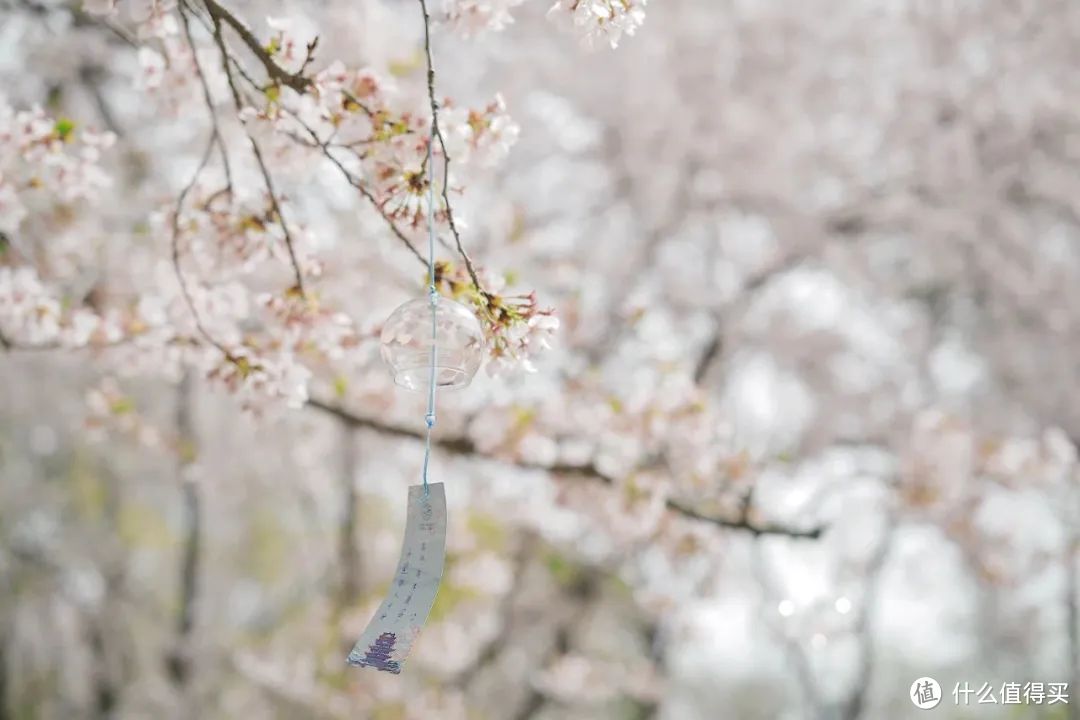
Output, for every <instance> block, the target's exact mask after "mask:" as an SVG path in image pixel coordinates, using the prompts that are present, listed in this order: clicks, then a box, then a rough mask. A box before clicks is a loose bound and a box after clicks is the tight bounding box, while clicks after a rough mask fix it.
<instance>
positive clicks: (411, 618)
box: [348, 483, 446, 674]
mask: <svg viewBox="0 0 1080 720" xmlns="http://www.w3.org/2000/svg"><path fill="white" fill-rule="evenodd" d="M445 554H446V492H445V490H444V488H443V484H442V483H431V484H430V485H428V492H427V493H426V494H425V493H424V486H423V485H413V486H411V487H410V488H409V511H408V519H407V521H406V523H405V541H404V542H403V543H402V545H401V559H400V560H399V561H398V566H397V572H396V573H395V575H394V580H393V582H392V583H391V584H390V590H389V591H387V594H386V597H385V598H384V599H383V601H382V604H381V605H379V609H378V610H377V611H376V612H375V616H374V617H373V618H372V619H371V622H369V623H368V626H367V628H365V629H364V633H363V635H361V636H360V640H359V641H358V642H357V643H356V645H355V646H353V649H352V652H350V653H349V657H348V662H349V664H350V665H355V666H357V667H372V668H375V669H377V670H385V671H386V672H392V673H395V674H397V673H400V672H401V666H402V664H403V663H404V662H405V658H406V657H408V655H409V651H410V650H412V644H413V640H415V639H416V636H417V635H418V634H419V633H420V628H422V627H423V625H424V622H425V621H426V620H427V616H428V613H429V612H431V606H432V605H433V604H434V603H435V594H436V593H438V591H439V582H440V581H441V580H442V573H443V559H444V557H445Z"/></svg>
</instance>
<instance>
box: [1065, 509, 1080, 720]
mask: <svg viewBox="0 0 1080 720" xmlns="http://www.w3.org/2000/svg"><path fill="white" fill-rule="evenodd" d="M1068 532H1069V539H1068V542H1067V544H1066V546H1065V563H1064V565H1065V593H1066V594H1065V621H1066V622H1067V623H1068V624H1069V627H1068V631H1067V633H1068V635H1067V637H1068V639H1069V647H1068V652H1069V678H1068V679H1069V688H1070V689H1071V692H1070V698H1069V701H1070V702H1069V706H1068V707H1069V720H1080V702H1077V698H1075V693H1076V692H1077V691H1080V625H1078V623H1080V612H1078V609H1077V605H1076V591H1077V587H1076V555H1077V551H1078V550H1080V536H1078V535H1077V533H1076V531H1075V530H1069V531H1068Z"/></svg>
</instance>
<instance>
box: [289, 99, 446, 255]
mask: <svg viewBox="0 0 1080 720" xmlns="http://www.w3.org/2000/svg"><path fill="white" fill-rule="evenodd" d="M285 112H288V113H289V114H290V115H291V116H292V117H293V119H294V120H296V122H297V124H299V125H300V127H302V128H304V130H305V131H306V132H307V134H308V135H309V136H310V137H311V142H312V143H313V144H314V146H315V147H318V148H319V149H320V150H322V153H323V155H324V156H325V157H326V158H327V159H329V160H330V162H332V163H334V165H335V166H336V167H337V169H338V170H340V171H341V174H342V175H343V176H344V177H345V180H346V181H347V182H348V183H349V184H350V185H352V186H353V187H354V188H356V189H357V190H359V191H360V194H361V195H363V196H364V198H365V199H367V200H368V202H370V203H371V204H372V206H373V207H374V208H375V210H376V211H377V212H378V213H379V216H380V217H381V218H382V219H383V220H385V221H386V224H387V225H388V226H389V227H390V230H391V232H393V233H394V235H395V236H396V237H397V239H398V240H400V241H401V242H403V243H405V247H407V248H408V249H409V250H410V252H412V254H413V255H415V256H416V259H417V260H419V261H420V262H421V263H422V264H423V265H424V266H425V267H426V266H427V260H426V259H425V258H424V256H423V255H421V254H420V251H419V250H417V249H416V246H415V245H413V244H412V241H410V240H409V238H408V237H407V236H406V235H405V233H404V232H402V231H401V228H399V227H398V226H397V223H395V222H394V220H393V218H391V217H390V216H389V215H388V214H387V213H386V211H385V210H384V209H383V207H382V205H380V204H379V202H378V201H377V200H376V199H375V196H374V195H372V194H371V190H369V189H368V188H367V187H366V186H365V185H364V184H363V182H361V180H360V178H358V177H356V176H355V175H354V174H353V173H351V172H349V170H348V168H346V167H345V165H343V164H342V162H341V161H340V160H338V159H337V158H336V157H334V155H333V153H331V152H330V147H329V146H328V145H327V144H326V143H325V142H323V141H322V140H321V139H320V138H319V135H318V133H316V132H315V129H314V128H312V127H311V126H310V125H308V124H307V123H305V122H304V121H303V120H301V119H300V117H299V116H298V115H297V114H296V113H293V112H290V111H289V110H287V109H286V110H285ZM305 144H306V143H305Z"/></svg>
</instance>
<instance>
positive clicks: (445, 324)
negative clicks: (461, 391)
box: [379, 297, 484, 391]
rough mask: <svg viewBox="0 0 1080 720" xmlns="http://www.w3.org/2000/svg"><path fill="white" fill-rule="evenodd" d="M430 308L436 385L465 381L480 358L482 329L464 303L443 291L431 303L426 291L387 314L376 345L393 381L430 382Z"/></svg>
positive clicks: (422, 385) (413, 386)
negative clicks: (422, 295)
mask: <svg viewBox="0 0 1080 720" xmlns="http://www.w3.org/2000/svg"><path fill="white" fill-rule="evenodd" d="M433 312H434V313H435V324H436V332H435V345H436V348H435V350H436V352H435V384H436V385H437V386H438V387H441V388H460V387H465V386H466V385H468V384H469V383H470V382H471V381H472V379H473V376H474V375H476V371H477V370H478V369H479V368H480V363H481V361H482V360H483V356H484V330H483V328H482V327H481V326H480V321H479V320H478V319H477V318H476V316H475V315H473V314H472V313H471V312H469V309H468V308H466V307H465V306H464V305H462V304H460V303H457V302H454V301H453V300H449V299H447V298H444V297H439V298H438V302H437V303H435V304H434V305H433V304H432V302H431V299H430V298H428V297H424V298H417V299H416V300H410V301H409V302H407V303H405V304H404V305H401V306H399V307H398V309H397V310H394V312H393V313H391V314H390V317H389V318H387V320H386V323H385V324H384V325H383V328H382V334H381V335H380V337H379V344H380V347H379V351H380V353H381V354H382V359H383V360H384V361H385V362H386V364H387V365H389V366H390V370H391V371H392V372H393V374H394V382H395V383H397V384H398V385H400V386H401V387H403V388H406V389H408V390H419V391H426V390H427V388H428V383H429V380H430V373H431V345H432V334H431V314H432V313H433Z"/></svg>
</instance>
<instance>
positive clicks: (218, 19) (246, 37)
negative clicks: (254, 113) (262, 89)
mask: <svg viewBox="0 0 1080 720" xmlns="http://www.w3.org/2000/svg"><path fill="white" fill-rule="evenodd" d="M203 4H204V5H206V9H207V11H208V12H209V13H210V19H211V20H212V21H213V23H214V25H215V26H219V25H220V24H221V23H225V24H226V25H228V26H229V27H231V28H232V29H233V31H234V32H235V33H236V35H237V37H239V38H240V40H241V41H242V42H243V43H244V45H246V46H247V48H248V50H250V51H251V53H252V54H253V55H254V56H255V57H256V58H258V60H259V62H260V63H261V64H262V66H263V69H264V70H265V71H266V75H267V77H269V78H270V79H271V80H273V81H274V82H276V83H280V84H282V85H285V86H287V87H290V88H292V89H293V90H295V91H296V92H298V93H302V92H304V91H305V90H307V89H308V88H309V87H310V86H311V84H312V83H311V79H310V78H308V77H305V76H304V75H303V74H301V73H291V72H289V71H288V70H286V69H285V68H283V67H281V66H280V65H278V64H277V62H275V61H274V58H273V57H271V55H270V53H269V52H267V51H266V48H264V47H263V46H262V43H260V42H259V39H258V38H257V37H255V35H254V34H253V33H252V32H251V30H249V29H248V28H247V26H246V25H244V23H242V22H240V20H239V19H238V18H237V17H236V16H235V15H233V14H232V13H230V12H229V11H228V10H226V9H225V8H224V7H222V6H221V4H220V3H218V2H216V0H203ZM305 66H306V63H305Z"/></svg>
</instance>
